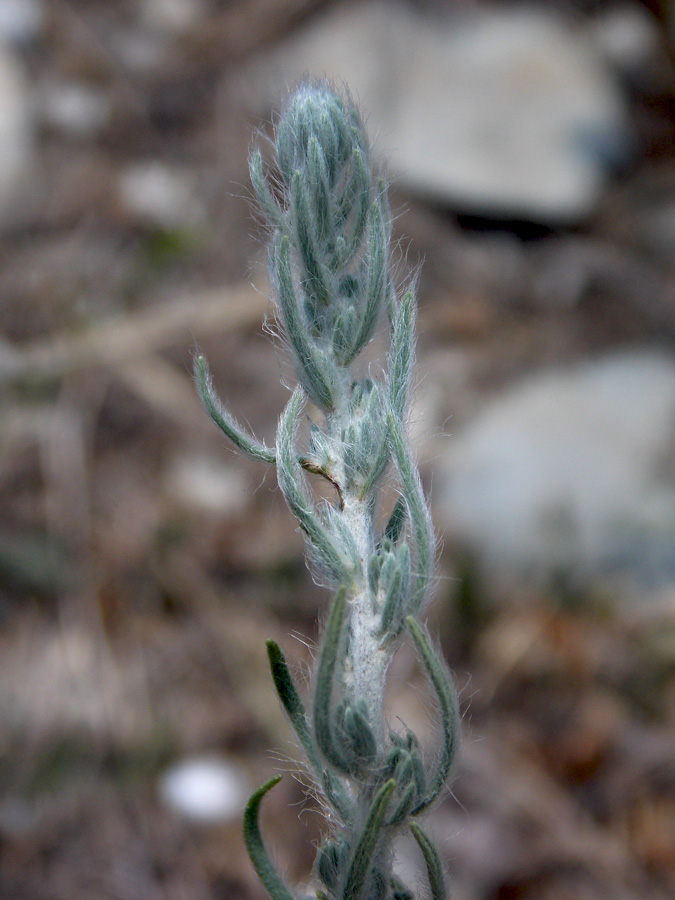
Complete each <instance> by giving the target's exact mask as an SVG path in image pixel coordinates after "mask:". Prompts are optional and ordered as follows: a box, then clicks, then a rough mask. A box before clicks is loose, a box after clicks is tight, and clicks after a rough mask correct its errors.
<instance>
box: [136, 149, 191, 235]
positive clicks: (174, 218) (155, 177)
mask: <svg viewBox="0 0 675 900" xmlns="http://www.w3.org/2000/svg"><path fill="white" fill-rule="evenodd" d="M119 197H120V202H121V204H122V206H123V208H124V209H126V211H127V212H128V213H130V214H131V215H132V216H134V217H136V218H138V219H141V220H142V221H144V222H146V223H148V224H151V225H155V226H161V227H173V226H176V225H181V224H185V223H186V222H190V221H192V220H194V219H195V218H197V217H198V203H197V200H196V198H195V195H194V192H193V183H192V178H191V177H190V175H189V174H188V173H187V172H184V171H182V170H180V169H174V168H170V167H169V166H165V165H164V164H162V163H160V162H157V161H152V160H151V161H149V162H143V163H137V164H136V165H132V166H129V167H128V168H127V169H125V170H124V171H123V172H122V174H121V175H120V179H119Z"/></svg>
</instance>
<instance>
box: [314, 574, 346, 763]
mask: <svg viewBox="0 0 675 900" xmlns="http://www.w3.org/2000/svg"><path fill="white" fill-rule="evenodd" d="M346 607H347V590H346V588H344V587H342V588H340V590H339V591H338V592H337V594H336V595H335V599H334V600H333V605H332V607H331V611H330V615H329V617H328V622H327V623H326V630H325V632H324V635H323V641H322V644H321V653H320V655H319V665H318V668H317V672H316V687H315V689H314V735H315V737H316V743H317V746H318V748H319V750H320V751H321V753H323V755H324V756H325V758H326V759H327V760H328V762H330V763H331V764H332V765H334V766H335V767H336V768H337V769H339V770H340V771H341V772H345V773H347V774H348V773H349V771H350V770H349V766H348V764H347V762H346V760H345V759H344V757H343V755H342V753H340V750H339V748H338V747H337V746H336V743H335V740H334V737H333V729H332V727H331V698H332V695H333V678H334V676H335V666H336V664H337V659H338V654H339V651H340V644H341V642H342V626H343V623H344V619H345V613H346Z"/></svg>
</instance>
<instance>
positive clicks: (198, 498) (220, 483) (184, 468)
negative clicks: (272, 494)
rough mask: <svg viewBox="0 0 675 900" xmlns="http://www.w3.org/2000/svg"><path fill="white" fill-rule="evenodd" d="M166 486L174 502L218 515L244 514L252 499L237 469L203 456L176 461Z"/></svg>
mask: <svg viewBox="0 0 675 900" xmlns="http://www.w3.org/2000/svg"><path fill="white" fill-rule="evenodd" d="M166 483H167V489H168V492H169V495H170V496H171V497H172V498H173V499H174V500H176V501H178V502H179V503H181V504H182V505H184V506H186V507H188V508H192V509H198V510H201V511H204V512H209V513H215V514H217V515H227V514H230V515H233V514H235V513H240V512H242V510H243V509H245V507H246V504H247V503H248V501H249V498H250V490H249V486H248V484H247V482H246V479H245V478H244V476H243V475H242V474H241V471H240V470H239V469H238V468H236V467H235V466H228V465H227V464H226V463H224V462H223V461H222V460H216V459H211V458H209V457H205V456H200V455H190V456H180V457H178V458H176V459H175V460H173V462H172V463H171V465H170V466H169V469H168V471H167V474H166Z"/></svg>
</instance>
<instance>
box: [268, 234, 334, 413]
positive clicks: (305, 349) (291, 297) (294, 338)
mask: <svg viewBox="0 0 675 900" xmlns="http://www.w3.org/2000/svg"><path fill="white" fill-rule="evenodd" d="M273 267H274V275H275V278H276V281H277V289H278V295H279V308H280V310H281V316H282V319H283V322H284V326H285V329H286V334H287V335H288V340H289V341H290V343H291V346H292V348H293V351H294V353H295V357H296V366H297V371H298V377H299V378H300V380H301V381H302V384H303V385H304V387H305V389H306V391H307V393H308V394H309V395H310V397H311V398H312V400H314V402H315V403H316V404H317V405H318V406H320V407H322V408H323V409H327V410H331V409H333V408H334V402H333V391H332V386H331V383H330V373H329V372H327V370H326V360H325V359H323V358H322V357H321V355H320V353H319V352H318V350H317V347H316V344H315V343H314V342H313V341H312V339H311V338H310V336H309V334H308V329H307V322H306V321H305V317H304V316H303V314H302V311H301V309H300V305H299V303H298V298H297V296H296V292H295V285H294V283H293V273H292V270H291V259H290V246H289V240H288V237H287V236H284V237H283V238H282V239H281V241H280V242H279V243H278V245H277V248H276V252H275V253H274V254H273Z"/></svg>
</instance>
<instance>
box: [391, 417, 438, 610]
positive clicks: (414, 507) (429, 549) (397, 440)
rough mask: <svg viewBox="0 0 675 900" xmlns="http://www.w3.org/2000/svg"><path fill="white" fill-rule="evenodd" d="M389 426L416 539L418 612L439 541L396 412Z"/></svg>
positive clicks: (415, 606) (413, 602) (415, 602)
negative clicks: (437, 541)
mask: <svg viewBox="0 0 675 900" xmlns="http://www.w3.org/2000/svg"><path fill="white" fill-rule="evenodd" d="M387 424H388V426H389V436H390V439H391V446H392V450H393V454H394V459H395V460H396V466H397V468H398V472H399V476H400V478H401V486H402V495H403V499H404V500H405V503H406V506H407V508H408V514H409V515H410V521H411V524H412V529H413V534H414V537H415V553H416V557H417V559H416V566H417V573H416V574H417V585H416V587H415V591H414V594H413V597H412V598H411V603H410V606H409V608H410V609H411V610H412V611H413V612H415V611H417V610H418V609H420V607H421V606H422V605H423V603H424V601H425V599H426V596H427V592H428V590H429V583H430V581H431V576H432V574H433V570H434V563H435V549H436V539H435V535H434V527H433V525H432V522H431V515H430V513H429V508H428V507H427V503H426V499H425V497H424V491H423V489H422V482H421V480H420V475H419V472H418V471H417V467H416V466H415V464H414V463H413V461H412V458H411V456H410V450H409V449H408V445H407V443H406V438H405V435H404V433H403V424H402V421H401V419H400V418H399V417H398V416H397V415H396V414H395V413H394V412H389V414H388V416H387Z"/></svg>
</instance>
